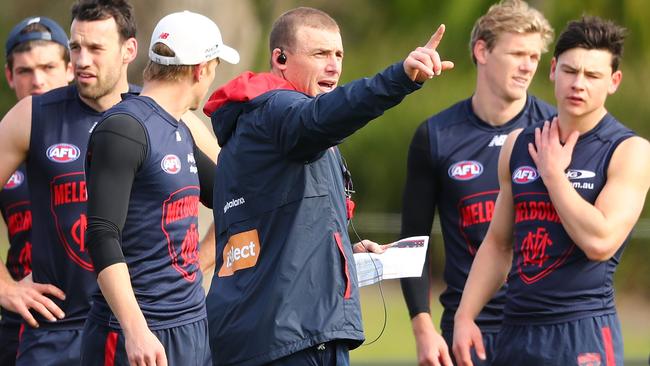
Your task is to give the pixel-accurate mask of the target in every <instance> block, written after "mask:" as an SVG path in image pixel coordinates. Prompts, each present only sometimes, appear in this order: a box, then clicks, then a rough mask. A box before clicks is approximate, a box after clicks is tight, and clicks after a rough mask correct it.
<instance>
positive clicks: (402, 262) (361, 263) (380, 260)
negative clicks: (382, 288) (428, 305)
mask: <svg viewBox="0 0 650 366" xmlns="http://www.w3.org/2000/svg"><path fill="white" fill-rule="evenodd" d="M428 246H429V237H428V236H412V237H410V238H405V239H401V240H399V241H396V242H394V243H391V244H389V246H388V249H386V251H385V252H384V253H382V254H374V253H356V254H355V255H354V261H355V262H356V266H357V278H358V279H359V286H360V287H361V286H367V285H372V284H373V283H376V282H378V281H381V280H388V279H392V278H402V277H420V276H421V275H422V266H423V265H424V258H425V256H426V254H427V248H428Z"/></svg>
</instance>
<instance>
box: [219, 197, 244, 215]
mask: <svg viewBox="0 0 650 366" xmlns="http://www.w3.org/2000/svg"><path fill="white" fill-rule="evenodd" d="M244 203H246V201H245V200H244V197H239V198H235V199H232V200H230V201H228V202H226V204H225V205H223V213H226V212H227V211H228V210H230V209H231V208H233V207H237V206H239V205H243V204H244Z"/></svg>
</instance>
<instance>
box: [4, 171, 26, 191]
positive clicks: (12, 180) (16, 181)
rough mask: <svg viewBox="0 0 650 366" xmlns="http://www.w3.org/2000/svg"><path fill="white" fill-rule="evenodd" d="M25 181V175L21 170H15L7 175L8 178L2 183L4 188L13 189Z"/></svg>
mask: <svg viewBox="0 0 650 366" xmlns="http://www.w3.org/2000/svg"><path fill="white" fill-rule="evenodd" d="M24 181H25V175H24V174H23V172H21V171H19V170H16V171H15V172H14V174H12V175H11V177H9V180H8V181H7V183H6V184H5V185H4V189H14V188H17V187H19V186H20V185H21V184H23V182H24Z"/></svg>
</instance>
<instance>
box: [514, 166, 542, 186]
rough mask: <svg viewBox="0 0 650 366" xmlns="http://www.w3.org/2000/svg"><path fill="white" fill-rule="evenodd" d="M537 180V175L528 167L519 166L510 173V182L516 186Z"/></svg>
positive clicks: (535, 171) (533, 169)
mask: <svg viewBox="0 0 650 366" xmlns="http://www.w3.org/2000/svg"><path fill="white" fill-rule="evenodd" d="M537 178H539V173H537V170H535V168H533V167H530V166H520V167H519V168H517V169H515V172H514V173H512V181H513V182H514V183H516V184H527V183H532V182H534V181H536V180H537Z"/></svg>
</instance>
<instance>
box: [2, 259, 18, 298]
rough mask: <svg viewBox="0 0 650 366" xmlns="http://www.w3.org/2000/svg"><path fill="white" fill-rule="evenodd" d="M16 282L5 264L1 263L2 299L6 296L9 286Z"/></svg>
mask: <svg viewBox="0 0 650 366" xmlns="http://www.w3.org/2000/svg"><path fill="white" fill-rule="evenodd" d="M15 282H16V281H14V279H13V278H12V277H11V273H9V270H8V269H7V266H6V265H5V264H4V262H2V261H0V297H3V296H4V294H5V292H6V289H7V286H9V285H10V284H12V283H15Z"/></svg>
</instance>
